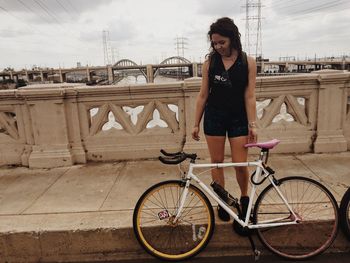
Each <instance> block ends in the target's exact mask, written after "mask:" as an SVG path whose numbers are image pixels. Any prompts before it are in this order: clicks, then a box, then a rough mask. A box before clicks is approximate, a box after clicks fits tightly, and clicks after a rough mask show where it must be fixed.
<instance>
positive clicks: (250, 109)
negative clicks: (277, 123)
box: [244, 57, 257, 142]
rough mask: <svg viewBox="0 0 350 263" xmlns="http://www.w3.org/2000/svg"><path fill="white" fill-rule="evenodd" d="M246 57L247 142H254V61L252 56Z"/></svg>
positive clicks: (255, 133) (255, 136)
mask: <svg viewBox="0 0 350 263" xmlns="http://www.w3.org/2000/svg"><path fill="white" fill-rule="evenodd" d="M247 59H248V85H247V88H246V91H245V95H244V99H245V107H246V111H247V118H248V128H249V138H248V140H249V142H256V140H257V132H256V128H257V127H256V97H255V85H256V62H255V59H254V58H252V57H247Z"/></svg>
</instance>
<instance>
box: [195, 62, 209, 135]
mask: <svg viewBox="0 0 350 263" xmlns="http://www.w3.org/2000/svg"><path fill="white" fill-rule="evenodd" d="M208 71H209V62H208V60H206V61H205V62H204V63H203V66H202V85H201V89H200V91H199V94H198V96H197V100H196V113H195V121H194V127H193V130H192V138H193V139H194V140H196V141H198V140H199V139H200V138H199V136H198V134H199V126H200V122H201V119H202V116H203V111H204V107H205V104H206V102H207V99H208V95H209V76H208Z"/></svg>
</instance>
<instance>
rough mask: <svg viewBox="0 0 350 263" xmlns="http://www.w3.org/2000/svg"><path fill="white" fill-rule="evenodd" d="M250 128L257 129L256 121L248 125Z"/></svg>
mask: <svg viewBox="0 0 350 263" xmlns="http://www.w3.org/2000/svg"><path fill="white" fill-rule="evenodd" d="M248 127H249V128H256V122H255V121H251V122H249V123H248Z"/></svg>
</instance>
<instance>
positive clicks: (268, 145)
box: [244, 139, 280, 149]
mask: <svg viewBox="0 0 350 263" xmlns="http://www.w3.org/2000/svg"><path fill="white" fill-rule="evenodd" d="M279 142H280V141H279V140H277V139H273V140H271V141H267V142H257V143H247V144H246V145H244V147H246V148H248V147H259V148H261V149H272V148H273V147H275V146H276V145H277V144H279Z"/></svg>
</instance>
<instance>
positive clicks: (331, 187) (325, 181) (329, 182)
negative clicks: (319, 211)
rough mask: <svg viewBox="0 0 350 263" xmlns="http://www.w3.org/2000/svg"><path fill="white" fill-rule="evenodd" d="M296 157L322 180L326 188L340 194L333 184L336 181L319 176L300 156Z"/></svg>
mask: <svg viewBox="0 0 350 263" xmlns="http://www.w3.org/2000/svg"><path fill="white" fill-rule="evenodd" d="M295 158H296V159H297V160H299V161H300V163H301V164H302V165H303V166H304V168H305V169H306V170H308V171H309V172H311V173H312V174H313V175H314V176H315V177H316V178H318V179H319V181H320V182H321V184H322V185H324V186H325V187H326V188H329V189H330V190H331V192H332V193H336V194H337V195H340V193H339V192H338V191H336V189H335V188H334V187H333V186H332V184H333V183H334V181H329V180H325V179H324V178H322V177H321V176H319V175H318V174H317V173H316V172H315V171H314V170H312V169H311V168H310V167H309V166H308V165H307V164H306V163H305V162H304V161H303V160H302V159H300V158H299V157H298V156H295Z"/></svg>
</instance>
